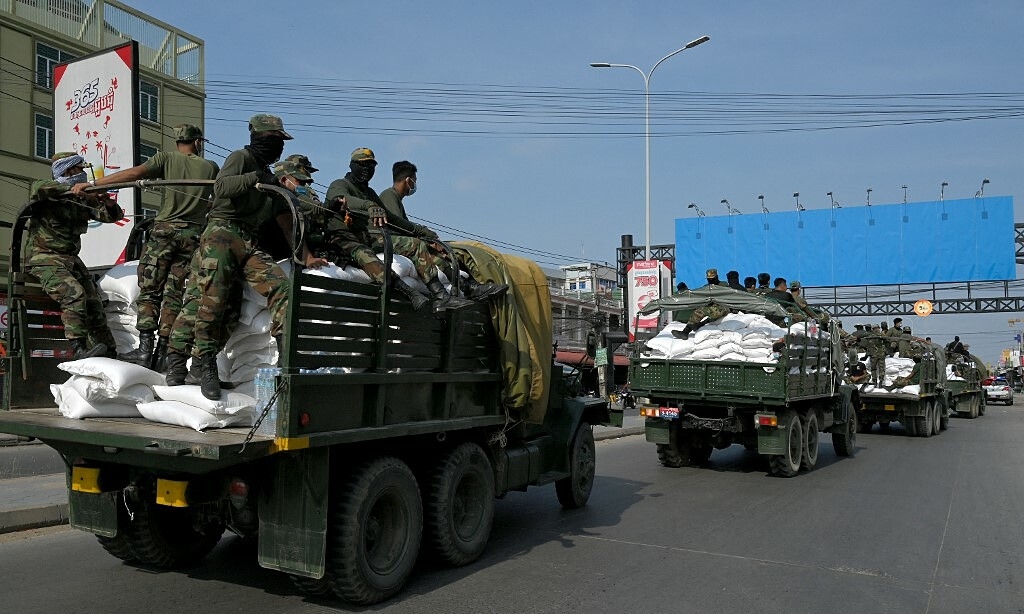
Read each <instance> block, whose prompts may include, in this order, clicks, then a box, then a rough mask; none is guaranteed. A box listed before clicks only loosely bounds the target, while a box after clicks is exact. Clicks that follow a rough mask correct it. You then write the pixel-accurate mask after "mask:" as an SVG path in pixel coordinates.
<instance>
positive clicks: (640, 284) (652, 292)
mask: <svg viewBox="0 0 1024 614" xmlns="http://www.w3.org/2000/svg"><path fill="white" fill-rule="evenodd" d="M671 283H672V271H671V270H670V268H669V263H668V262H662V261H660V260H636V261H634V262H631V263H629V264H627V265H626V284H627V286H626V290H627V292H626V300H627V301H628V305H629V310H628V314H629V328H628V330H629V340H630V341H633V339H634V337H635V335H636V331H637V330H638V329H657V328H659V326H658V323H659V320H660V317H661V312H660V311H656V312H654V313H650V314H647V315H644V316H641V317H639V318H637V313H638V312H639V311H640V310H641V309H643V308H644V306H646V305H647V303H650V302H651V301H655V300H658V299H659V298H661V297H662V296H668V295H669V294H671V292H670V291H669V287H670V284H671Z"/></svg>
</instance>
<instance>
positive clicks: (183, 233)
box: [72, 124, 220, 371]
mask: <svg viewBox="0 0 1024 614" xmlns="http://www.w3.org/2000/svg"><path fill="white" fill-rule="evenodd" d="M175 142H176V143H177V149H176V150H175V151H161V152H160V153H158V154H156V155H155V156H153V157H152V158H150V159H149V160H146V162H144V163H143V164H140V165H138V166H133V167H132V168H129V169H127V170H123V171H121V172H119V173H113V174H111V175H107V176H106V177H101V178H100V179H97V180H96V182H95V183H96V185H98V186H104V185H111V184H114V183H124V182H128V181H137V180H139V179H208V180H213V179H214V178H215V177H216V176H217V171H219V170H220V169H219V168H218V167H217V165H216V164H215V163H213V162H211V161H209V160H204V159H203V158H202V151H203V131H202V130H200V129H199V127H197V126H192V125H189V124H182V125H180V126H177V127H176V128H175ZM87 187H88V184H86V183H80V184H78V185H76V186H75V187H74V188H72V191H73V192H75V193H81V192H82V190H84V189H85V188H87ZM212 195H213V190H212V188H209V187H205V186H177V187H174V188H171V189H168V190H164V193H163V202H162V204H161V206H160V211H158V212H157V215H156V219H155V220H154V222H153V228H152V230H150V232H149V239H148V240H147V241H146V245H145V246H144V247H143V248H142V255H141V256H140V257H139V268H138V278H139V298H138V299H137V300H136V302H135V304H136V307H137V309H138V312H139V318H138V323H137V324H136V328H138V329H139V347H138V349H136V350H134V351H132V352H129V353H128V354H125V355H124V356H123V357H122V358H123V359H124V360H126V361H128V362H133V363H135V364H137V365H141V366H144V367H150V368H153V369H156V370H158V371H160V370H162V367H163V364H162V363H163V362H164V361H163V358H164V357H165V356H166V354H167V339H168V338H169V337H170V335H171V327H172V326H174V320H175V319H176V318H177V317H178V313H179V312H180V311H181V304H182V300H183V296H184V293H185V278H186V277H187V275H188V270H189V263H190V262H191V260H192V254H194V253H195V251H196V248H197V247H198V246H199V235H200V234H201V233H202V231H203V227H204V226H205V225H206V214H207V213H208V212H209V210H210V203H211V196H212ZM158 332H159V337H160V340H159V342H157V343H156V350H155V351H154V341H155V337H156V336H157V333H158Z"/></svg>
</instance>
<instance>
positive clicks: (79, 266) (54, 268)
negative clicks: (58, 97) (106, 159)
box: [25, 151, 124, 360]
mask: <svg viewBox="0 0 1024 614" xmlns="http://www.w3.org/2000/svg"><path fill="white" fill-rule="evenodd" d="M85 166H86V164H85V160H84V159H83V158H82V156H79V155H77V154H75V153H74V152H68V151H65V152H60V153H58V154H56V155H54V156H53V163H52V164H51V171H52V174H53V180H45V179H44V180H40V181H37V182H35V183H33V184H32V191H31V197H30V198H31V200H32V201H33V202H32V204H31V212H30V213H29V222H28V248H27V249H26V252H25V272H26V273H28V274H30V275H32V276H34V277H36V278H37V279H39V283H40V284H41V285H42V288H43V292H45V293H46V294H47V295H48V296H49V297H50V298H52V299H53V300H55V301H57V302H58V303H60V308H61V316H60V317H61V322H63V323H64V336H65V337H66V338H67V339H68V340H69V341H71V348H72V350H73V352H74V354H73V359H74V360H79V359H82V358H92V357H94V356H107V357H109V358H116V357H117V344H116V343H115V342H114V336H113V335H112V334H111V332H110V326H108V325H107V316H106V314H105V313H104V312H103V301H102V299H101V298H100V294H99V291H98V290H97V289H96V283H95V282H94V281H93V279H92V274H91V273H89V270H88V269H87V268H86V267H85V263H83V262H82V259H81V258H79V257H78V253H79V252H80V251H81V250H82V235H83V234H84V233H85V231H86V230H87V229H88V227H89V220H96V221H99V222H104V223H110V222H116V221H118V220H120V219H122V218H124V211H122V210H121V207H119V206H118V205H117V202H116V201H114V200H113V199H112V198H110V197H109V196H108V195H107V194H102V195H93V194H75V193H72V192H71V186H73V185H75V184H76V183H82V182H85V181H87V177H88V175H86V173H85Z"/></svg>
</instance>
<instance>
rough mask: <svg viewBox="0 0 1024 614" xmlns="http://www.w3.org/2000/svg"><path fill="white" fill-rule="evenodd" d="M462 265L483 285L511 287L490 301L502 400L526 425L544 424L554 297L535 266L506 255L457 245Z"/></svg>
mask: <svg viewBox="0 0 1024 614" xmlns="http://www.w3.org/2000/svg"><path fill="white" fill-rule="evenodd" d="M451 246H452V247H453V248H454V249H455V252H456V254H457V255H458V257H459V261H460V263H461V264H462V266H463V267H464V268H465V269H466V270H468V271H469V273H470V274H472V275H473V277H474V278H476V280H477V281H480V282H490V283H499V284H508V285H509V292H508V294H506V295H505V297H504V298H502V299H498V300H493V301H491V302H490V311H491V320H492V322H493V323H494V330H495V333H496V334H497V336H498V340H499V347H500V348H501V349H500V355H499V361H500V366H501V370H502V375H503V377H504V380H505V386H504V391H503V393H502V394H503V398H502V402H503V403H504V405H505V407H507V408H509V409H512V410H515V411H518V412H520V414H521V416H522V419H523V420H524V421H526V422H531V423H536V424H539V423H541V422H543V421H544V414H545V413H546V411H547V406H548V394H549V390H548V382H550V381H551V293H550V291H549V290H548V282H547V277H546V276H545V275H544V272H543V271H541V269H540V267H539V266H537V264H536V263H535V262H532V261H530V260H527V259H525V258H519V257H517V256H510V255H508V254H501V253H498V252H497V251H495V250H494V249H492V248H490V247H488V246H486V245H484V244H483V243H478V242H476V241H460V242H455V243H452V244H451Z"/></svg>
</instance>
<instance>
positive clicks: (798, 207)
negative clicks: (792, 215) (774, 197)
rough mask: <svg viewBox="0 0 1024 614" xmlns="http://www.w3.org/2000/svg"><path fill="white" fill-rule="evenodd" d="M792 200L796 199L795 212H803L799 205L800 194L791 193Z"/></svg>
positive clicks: (801, 206)
mask: <svg viewBox="0 0 1024 614" xmlns="http://www.w3.org/2000/svg"><path fill="white" fill-rule="evenodd" d="M793 198H795V199H796V210H797V211H803V210H804V206H803V205H801V204H800V192H793Z"/></svg>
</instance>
